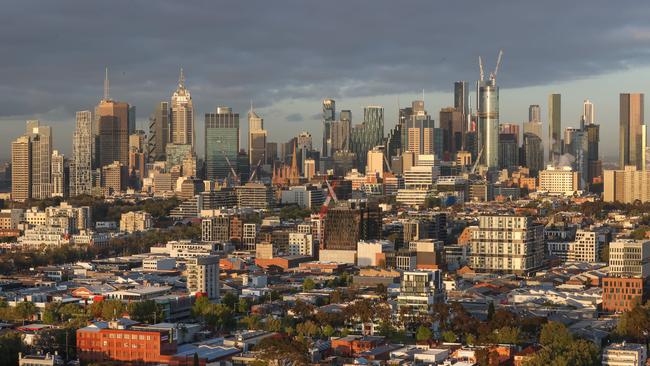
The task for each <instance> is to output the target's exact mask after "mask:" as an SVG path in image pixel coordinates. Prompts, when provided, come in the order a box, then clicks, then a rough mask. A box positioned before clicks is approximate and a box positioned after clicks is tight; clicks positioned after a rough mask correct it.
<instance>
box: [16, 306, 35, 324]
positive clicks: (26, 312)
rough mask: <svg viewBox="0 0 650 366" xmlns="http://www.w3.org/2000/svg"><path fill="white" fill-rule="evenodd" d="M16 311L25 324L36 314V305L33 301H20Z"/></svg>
mask: <svg viewBox="0 0 650 366" xmlns="http://www.w3.org/2000/svg"><path fill="white" fill-rule="evenodd" d="M14 312H15V314H16V315H17V316H18V319H21V320H22V321H23V324H25V321H26V320H30V319H31V318H32V317H33V316H34V315H35V314H36V305H34V303H33V302H31V301H23V302H19V303H18V304H16V306H15V307H14Z"/></svg>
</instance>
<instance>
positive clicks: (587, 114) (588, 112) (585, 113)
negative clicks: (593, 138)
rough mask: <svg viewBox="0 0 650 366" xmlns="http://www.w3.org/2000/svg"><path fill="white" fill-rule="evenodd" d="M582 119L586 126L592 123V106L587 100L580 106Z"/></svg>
mask: <svg viewBox="0 0 650 366" xmlns="http://www.w3.org/2000/svg"><path fill="white" fill-rule="evenodd" d="M582 118H583V119H584V121H585V123H586V124H592V123H594V105H593V103H591V101H590V100H589V99H585V102H584V103H583V104H582Z"/></svg>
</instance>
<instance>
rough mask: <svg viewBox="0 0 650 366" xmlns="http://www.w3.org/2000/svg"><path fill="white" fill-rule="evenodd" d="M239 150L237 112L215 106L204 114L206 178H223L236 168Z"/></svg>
mask: <svg viewBox="0 0 650 366" xmlns="http://www.w3.org/2000/svg"><path fill="white" fill-rule="evenodd" d="M238 152H239V113H233V112H232V109H230V108H228V107H217V110H216V113H206V114H205V166H206V178H207V179H224V178H226V177H227V176H228V175H229V174H230V172H231V168H232V169H233V170H234V169H236V164H237V154H238Z"/></svg>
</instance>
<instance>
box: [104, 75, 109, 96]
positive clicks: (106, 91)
mask: <svg viewBox="0 0 650 366" xmlns="http://www.w3.org/2000/svg"><path fill="white" fill-rule="evenodd" d="M109 99H110V95H109V82H108V67H106V70H105V75H104V100H109Z"/></svg>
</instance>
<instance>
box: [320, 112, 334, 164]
mask: <svg viewBox="0 0 650 366" xmlns="http://www.w3.org/2000/svg"><path fill="white" fill-rule="evenodd" d="M335 119H336V102H335V101H334V99H325V100H323V151H322V156H323V157H329V156H332V152H331V144H332V123H333V122H334V120H335Z"/></svg>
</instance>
